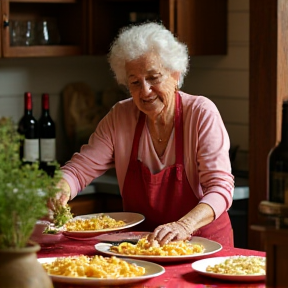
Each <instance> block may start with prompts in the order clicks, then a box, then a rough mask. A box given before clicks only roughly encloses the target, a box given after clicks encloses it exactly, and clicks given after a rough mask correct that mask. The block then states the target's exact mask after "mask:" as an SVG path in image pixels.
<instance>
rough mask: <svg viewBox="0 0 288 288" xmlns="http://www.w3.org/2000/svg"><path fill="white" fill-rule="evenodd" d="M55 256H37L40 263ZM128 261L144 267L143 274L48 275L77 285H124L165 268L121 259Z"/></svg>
mask: <svg viewBox="0 0 288 288" xmlns="http://www.w3.org/2000/svg"><path fill="white" fill-rule="evenodd" d="M55 259H56V257H51V258H39V259H38V261H39V262H40V263H51V262H52V261H54V260H55ZM123 260H125V261H127V262H129V263H135V264H136V265H138V266H141V267H144V268H145V269H146V272H145V274H144V275H143V276H139V277H130V278H118V279H99V278H92V277H91V278H80V277H68V276H58V275H50V274H48V275H49V276H50V277H51V279H52V280H53V281H55V282H62V283H69V284H77V285H87V286H89V285H91V286H92V285H93V287H96V286H97V287H98V286H103V287H104V286H105V287H108V286H109V287H110V286H116V285H124V284H132V283H135V282H140V281H143V280H147V279H150V278H154V277H157V276H160V275H162V274H163V273H164V272H165V268H164V267H162V266H160V265H158V264H155V263H150V262H147V261H141V260H136V259H126V258H125V259H123Z"/></svg>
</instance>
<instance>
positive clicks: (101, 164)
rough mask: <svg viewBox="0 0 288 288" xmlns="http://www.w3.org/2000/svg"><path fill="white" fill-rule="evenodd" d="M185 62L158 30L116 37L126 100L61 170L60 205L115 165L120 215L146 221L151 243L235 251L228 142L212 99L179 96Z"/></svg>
mask: <svg viewBox="0 0 288 288" xmlns="http://www.w3.org/2000/svg"><path fill="white" fill-rule="evenodd" d="M188 62H189V57H188V51H187V47H186V46H185V45H184V44H183V43H180V42H179V41H178V40H177V39H176V38H175V37H174V36H173V35H172V34H171V32H170V31H169V30H167V29H166V28H165V27H164V26H162V25H160V24H156V23H145V24H142V25H139V26H130V27H127V28H125V29H123V30H122V31H121V33H120V34H119V35H118V37H117V38H116V40H115V41H114V43H113V44H112V46H111V50H110V54H109V63H110V65H111V69H112V70H113V72H114V73H115V77H116V80H117V82H118V83H119V84H123V85H125V86H126V87H127V89H128V91H129V93H130V95H131V98H129V99H125V100H123V101H120V102H118V103H117V104H116V105H115V106H114V107H113V108H112V109H111V111H110V112H109V113H108V114H107V115H106V116H105V117H104V118H103V119H102V121H101V122H100V123H99V125H98V127H97V128H96V130H95V132H94V133H93V134H92V135H91V137H90V139H89V142H88V144H87V145H83V146H82V148H81V151H80V153H75V154H74V155H73V157H72V159H71V160H70V161H68V162H67V163H66V165H65V166H63V167H62V171H63V172H64V176H63V180H62V193H63V194H62V197H61V201H62V204H66V203H67V201H68V197H67V196H65V195H69V199H72V198H74V197H75V196H76V195H77V193H78V192H79V191H81V190H83V189H84V188H85V186H86V185H88V184H89V183H90V182H91V181H92V180H93V179H94V178H97V177H98V176H100V175H102V174H103V173H104V172H105V171H107V170H108V169H110V168H113V167H115V168H116V173H117V178H118V182H119V186H120V191H121V195H122V199H123V208H124V211H129V212H137V213H142V214H143V215H145V221H144V222H143V225H142V226H141V229H142V230H145V231H151V232H152V233H151V234H150V235H149V239H150V241H151V242H152V241H154V240H157V241H158V242H159V243H160V244H161V245H163V244H165V243H167V242H169V241H173V240H184V239H189V238H190V237H191V235H199V236H201V237H206V238H209V239H212V240H215V241H218V242H219V243H221V244H222V245H233V233H232V228H231V222H230V219H229V216H228V213H227V210H228V209H229V207H230V206H231V203H232V195H233V189H234V177H233V176H232V174H231V164H230V160H229V147H230V141H229V137H228V134H227V131H226V129H225V126H224V124H223V121H222V119H221V116H220V114H219V111H218V110H217V108H216V106H215V105H214V104H213V103H212V102H211V101H210V100H209V99H207V98H205V97H203V96H194V95H189V94H186V93H184V92H182V91H179V88H180V87H181V85H182V83H183V79H184V76H185V75H186V73H187V70H188ZM140 225H141V224H140Z"/></svg>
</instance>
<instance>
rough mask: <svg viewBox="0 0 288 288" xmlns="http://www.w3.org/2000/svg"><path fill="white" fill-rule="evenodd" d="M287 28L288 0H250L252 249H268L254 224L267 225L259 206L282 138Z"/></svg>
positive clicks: (286, 88)
mask: <svg viewBox="0 0 288 288" xmlns="http://www.w3.org/2000/svg"><path fill="white" fill-rule="evenodd" d="M287 31H288V1H287V0H250V56H249V57H250V59H249V62H250V63H249V64H250V65H249V66H250V68H249V69H250V71H249V74H250V75H249V76H250V78H249V79H250V81H249V189H250V193H249V194H250V196H249V210H248V225H249V227H248V247H249V248H250V249H257V250H265V248H264V241H263V240H264V239H261V235H260V234H259V232H257V231H254V230H253V229H251V228H250V226H251V225H255V224H264V219H261V217H260V216H259V214H258V205H259V203H260V202H261V201H262V200H267V199H268V198H267V197H268V173H267V172H268V167H267V164H268V162H267V161H268V155H269V152H270V150H271V149H272V148H273V147H274V146H275V145H276V144H277V142H279V140H280V138H281V114H282V112H281V109H282V101H283V99H288V85H287V83H288V81H287V77H288V67H287V66H288V64H287V61H288V59H287V58H288V35H287ZM285 34H286V35H285Z"/></svg>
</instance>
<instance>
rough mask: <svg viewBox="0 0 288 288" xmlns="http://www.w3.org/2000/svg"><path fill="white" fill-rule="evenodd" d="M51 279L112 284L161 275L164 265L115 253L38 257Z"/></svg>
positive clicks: (97, 284)
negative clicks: (114, 254)
mask: <svg viewBox="0 0 288 288" xmlns="http://www.w3.org/2000/svg"><path fill="white" fill-rule="evenodd" d="M38 261H39V262H40V263H41V265H42V266H43V268H44V270H45V271H46V272H47V273H48V275H49V276H50V277H51V279H52V281H53V282H62V283H69V284H78V285H87V286H89V285H93V287H95V286H105V287H106V286H109V287H110V286H115V285H123V284H131V283H134V282H139V281H143V280H147V279H150V278H153V277H157V276H160V275H162V274H163V273H164V272H165V268H164V267H162V266H160V265H158V264H155V263H150V262H147V261H142V260H137V259H126V258H122V259H120V258H117V257H114V256H112V257H103V256H101V255H96V256H85V255H78V256H68V257H50V258H39V259H38Z"/></svg>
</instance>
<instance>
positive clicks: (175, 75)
mask: <svg viewBox="0 0 288 288" xmlns="http://www.w3.org/2000/svg"><path fill="white" fill-rule="evenodd" d="M171 75H172V77H173V78H174V79H175V80H176V81H177V83H179V81H180V72H178V71H174V72H172V74H171Z"/></svg>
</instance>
